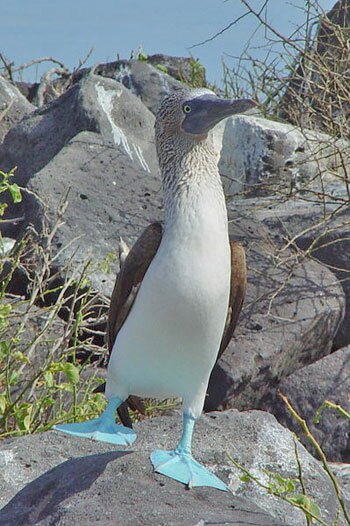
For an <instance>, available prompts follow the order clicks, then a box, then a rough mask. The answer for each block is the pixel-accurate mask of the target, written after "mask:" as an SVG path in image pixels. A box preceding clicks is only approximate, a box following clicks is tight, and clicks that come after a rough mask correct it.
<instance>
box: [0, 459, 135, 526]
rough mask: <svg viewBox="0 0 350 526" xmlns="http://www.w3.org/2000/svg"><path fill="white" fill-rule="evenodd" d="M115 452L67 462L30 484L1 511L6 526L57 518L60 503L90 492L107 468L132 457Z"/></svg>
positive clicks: (0, 514)
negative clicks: (117, 460) (73, 496)
mask: <svg viewBox="0 0 350 526" xmlns="http://www.w3.org/2000/svg"><path fill="white" fill-rule="evenodd" d="M130 453H131V451H130V452H129V451H128V452H124V451H112V452H108V453H102V454H99V455H90V456H85V457H80V458H74V459H72V460H67V461H66V462H63V464H60V465H59V466H57V467H55V468H53V469H50V471H47V472H46V473H44V475H41V476H40V477H38V478H37V479H35V480H33V481H32V482H31V483H29V484H27V486H25V487H24V488H23V489H22V490H21V491H19V492H18V493H17V495H16V496H15V497H14V498H13V499H12V500H11V501H10V502H9V503H8V504H7V505H6V506H5V507H4V508H3V509H2V510H1V511H0V523H1V525H2V526H10V525H11V526H13V525H14V524H16V525H17V526H22V525H23V526H24V525H26V526H31V525H35V524H37V523H38V522H39V521H41V520H43V519H45V518H46V517H47V516H48V515H51V516H52V515H53V513H54V512H55V510H56V509H57V508H58V506H59V505H60V503H61V502H62V501H64V500H66V499H68V498H69V497H71V496H72V495H74V494H75V493H80V492H82V491H85V490H87V489H88V488H90V486H91V485H92V484H93V483H94V482H95V481H96V480H97V479H98V477H99V476H100V475H101V474H102V473H103V472H104V470H105V469H106V467H107V464H108V463H109V462H111V461H113V460H116V459H118V458H121V457H123V456H124V455H128V454H130Z"/></svg>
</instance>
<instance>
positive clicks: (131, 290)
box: [107, 223, 163, 427]
mask: <svg viewBox="0 0 350 526" xmlns="http://www.w3.org/2000/svg"><path fill="white" fill-rule="evenodd" d="M162 233H163V228H162V225H161V224H160V223H152V224H150V225H149V226H148V227H147V228H146V229H145V230H144V231H143V233H142V234H141V236H140V237H139V238H138V240H137V241H136V243H135V244H134V246H133V247H132V248H131V250H130V252H129V253H128V255H127V256H126V258H125V261H124V262H123V264H122V265H121V268H120V272H119V274H118V276H117V279H116V282H115V285H114V289H113V293H112V297H111V303H110V308H109V314H108V323H107V343H108V352H109V356H110V355H111V352H112V349H113V345H114V342H115V339H116V337H117V335H118V332H119V331H120V329H121V327H122V325H123V323H124V321H125V320H126V318H127V317H128V314H129V312H130V309H131V307H132V305H133V303H134V301H135V298H136V296H137V292H138V290H139V288H140V285H141V282H142V279H143V277H144V275H145V274H146V272H147V269H148V267H149V266H150V264H151V262H152V260H153V258H154V256H155V254H156V252H157V250H158V247H159V245H160V242H161V239H162ZM128 407H130V408H131V409H133V410H138V411H140V412H141V413H142V414H145V405H144V403H143V401H142V399H141V398H139V397H137V396H129V398H128V399H127V400H126V401H125V402H123V404H122V405H121V406H120V407H119V408H118V415H119V418H120V420H121V422H122V423H123V424H124V425H125V426H127V427H132V422H131V419H130V415H129V411H128Z"/></svg>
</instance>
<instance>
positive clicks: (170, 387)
mask: <svg viewBox="0 0 350 526" xmlns="http://www.w3.org/2000/svg"><path fill="white" fill-rule="evenodd" d="M186 211H187V213H186ZM230 271H231V269H230V247H229V241H228V233H227V220H226V214H225V210H224V209H223V206H222V203H221V202H220V203H218V204H217V207H215V202H214V203H213V199H212V195H211V194H210V192H207V193H205V192H204V194H203V195H202V196H201V199H200V200H199V201H198V199H197V201H196V206H195V207H189V206H187V207H186V208H185V212H184V213H182V214H177V217H175V219H174V221H173V224H172V225H171V226H170V227H169V228H168V229H167V230H166V231H165V233H164V235H163V239H162V242H161V245H160V247H159V249H158V252H157V254H156V256H155V258H154V260H153V261H152V263H151V265H150V267H149V269H148V271H147V273H146V275H145V277H144V280H143V282H142V285H141V287H140V290H139V293H138V295H137V298H136V301H135V303H134V306H133V308H132V310H131V312H130V314H129V316H128V318H127V320H126V322H125V323H124V325H123V327H122V329H121V330H120V332H119V334H118V336H117V338H116V342H115V345H114V348H113V353H112V357H111V360H110V365H109V369H108V378H109V381H108V382H107V394H108V391H109V392H113V394H116V391H118V389H119V391H118V395H119V396H120V395H121V394H122V393H121V391H123V390H124V392H125V393H127V394H136V395H140V396H146V397H158V398H163V397H182V398H183V399H184V402H185V404H186V403H187V404H188V410H189V411H192V413H193V414H194V415H196V416H198V414H199V413H200V412H201V409H202V403H203V398H204V395H205V390H206V387H207V383H208V379H209V375H210V372H211V369H212V367H213V365H214V363H215V361H216V357H217V352H218V349H219V346H220V342H221V338H222V333H223V329H224V324H225V320H226V315H227V307H228V298H229V282H230ZM120 390H121V391H120ZM124 395H125V394H124Z"/></svg>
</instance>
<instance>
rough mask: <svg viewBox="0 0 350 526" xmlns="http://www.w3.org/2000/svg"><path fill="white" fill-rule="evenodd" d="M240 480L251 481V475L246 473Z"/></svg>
mask: <svg viewBox="0 0 350 526" xmlns="http://www.w3.org/2000/svg"><path fill="white" fill-rule="evenodd" d="M239 480H241V481H242V482H249V481H250V480H251V478H250V476H249V475H248V474H245V475H242V476H241V477H239Z"/></svg>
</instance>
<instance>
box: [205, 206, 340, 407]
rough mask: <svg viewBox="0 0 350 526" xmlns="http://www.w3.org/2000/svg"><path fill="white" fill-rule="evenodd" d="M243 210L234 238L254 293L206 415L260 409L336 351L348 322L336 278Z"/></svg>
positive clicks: (234, 218) (234, 214)
mask: <svg viewBox="0 0 350 526" xmlns="http://www.w3.org/2000/svg"><path fill="white" fill-rule="evenodd" d="M246 214H247V212H245V214H243V212H242V211H241V210H237V211H230V214H229V218H230V227H229V228H230V233H231V235H232V237H234V238H236V239H238V240H241V241H242V242H243V244H244V246H245V249H246V253H247V265H248V288H247V295H246V299H245V303H244V305H243V312H242V313H241V316H240V319H239V321H238V326H237V328H236V331H235V335H234V337H233V339H232V340H231V343H230V344H229V346H228V348H227V349H226V351H225V353H224V354H223V355H222V357H221V359H220V360H219V362H218V363H217V364H216V366H215V367H214V370H213V373H212V376H211V381H210V383H209V397H208V399H207V402H206V406H205V407H206V410H213V409H218V408H221V409H224V408H228V407H238V408H241V409H247V408H252V407H256V408H258V407H259V404H260V403H261V400H262V398H263V397H264V395H265V394H266V393H267V392H268V391H269V390H270V389H271V388H272V387H274V386H276V385H278V383H279V382H280V380H281V379H282V378H283V377H285V376H289V374H292V372H294V371H296V370H298V369H300V368H301V367H303V366H304V365H306V364H309V363H313V362H314V361H316V360H318V359H319V358H321V357H322V356H325V355H327V354H329V353H330V352H331V349H332V342H333V338H334V336H335V333H336V331H337V329H338V326H339V324H340V322H341V321H342V319H343V316H344V304H345V300H344V293H343V289H342V287H341V285H340V284H339V283H338V282H337V280H336V279H335V277H334V275H333V274H332V272H330V271H329V270H328V269H327V268H326V267H324V266H322V265H320V264H318V263H316V262H314V261H312V260H309V259H304V260H303V259H299V257H298V255H297V254H296V253H294V252H293V251H286V252H284V253H281V252H280V251H279V246H278V244H277V243H276V239H275V238H274V234H272V233H271V232H270V231H269V230H268V229H267V228H266V227H264V226H263V225H262V224H261V223H260V222H257V221H256V220H254V219H253V218H249V217H247V215H246Z"/></svg>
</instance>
